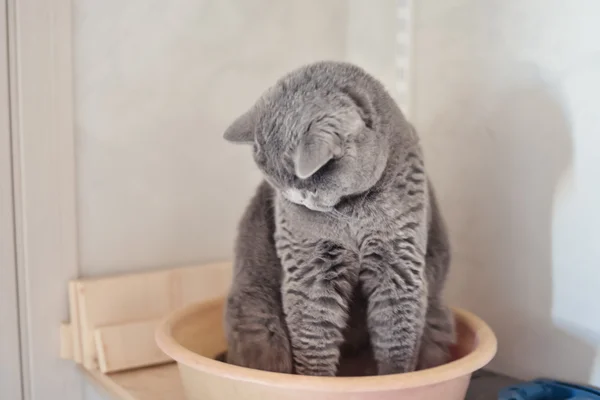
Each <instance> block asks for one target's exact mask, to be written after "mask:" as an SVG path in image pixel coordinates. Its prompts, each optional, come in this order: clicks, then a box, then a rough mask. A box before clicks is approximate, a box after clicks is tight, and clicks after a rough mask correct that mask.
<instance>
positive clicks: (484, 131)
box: [436, 65, 595, 381]
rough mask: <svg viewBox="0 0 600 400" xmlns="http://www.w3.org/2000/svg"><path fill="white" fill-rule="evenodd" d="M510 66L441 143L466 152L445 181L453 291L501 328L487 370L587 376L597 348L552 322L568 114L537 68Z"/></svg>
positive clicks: (472, 97)
mask: <svg viewBox="0 0 600 400" xmlns="http://www.w3.org/2000/svg"><path fill="white" fill-rule="evenodd" d="M513 67H514V66H513ZM512 70H513V71H520V73H519V74H518V75H517V76H513V77H510V78H508V77H504V78H506V82H504V83H508V84H506V85H505V86H504V87H502V88H500V87H499V86H496V88H495V90H493V92H492V93H483V94H482V93H479V92H477V91H476V89H479V88H477V87H474V88H473V89H472V90H473V92H471V93H467V97H466V98H469V100H467V103H472V104H469V106H472V108H471V109H469V111H464V110H463V111H461V112H462V113H464V114H463V115H468V116H469V117H470V118H472V120H471V121H465V122H464V123H463V122H461V123H458V124H457V122H456V121H451V122H453V125H456V126H457V128H456V129H457V130H458V129H462V130H465V129H466V130H469V132H470V133H468V134H464V133H463V134H461V133H460V132H458V131H457V132H455V137H456V138H457V140H456V142H455V143H450V142H449V143H450V145H451V146H454V148H448V149H446V150H447V151H451V152H455V154H456V155H457V157H459V158H463V160H462V161H461V160H458V161H457V163H459V164H460V167H456V166H454V167H453V168H456V170H455V171H454V172H453V175H454V176H453V177H452V178H453V179H454V178H455V181H453V182H452V183H451V184H452V185H454V188H450V187H448V185H450V184H446V191H447V192H448V193H449V197H452V200H451V201H450V204H448V203H447V204H446V207H447V208H448V211H451V214H450V218H449V222H450V230H451V235H452V238H453V245H454V252H455V257H454V268H455V272H454V276H453V277H452V279H451V284H450V290H449V292H450V293H449V295H450V296H449V297H450V299H451V301H453V302H456V303H459V304H460V305H462V306H464V307H467V308H469V309H471V310H473V311H474V312H476V313H477V314H479V315H481V316H482V317H483V318H484V319H485V320H486V321H488V322H489V323H490V325H491V326H492V328H493V329H494V331H495V332H496V334H497V335H498V339H499V352H498V355H497V357H496V359H495V361H494V362H493V364H492V368H493V369H496V370H498V371H501V372H504V373H506V374H509V375H513V376H517V377H521V378H532V377H538V376H556V377H560V378H563V379H571V380H579V381H581V380H586V379H587V378H589V376H590V373H591V370H592V367H593V362H594V358H595V348H594V347H593V346H591V345H589V344H587V343H586V342H584V341H582V340H580V339H578V338H577V337H575V336H573V335H571V334H569V333H567V332H565V331H563V330H562V329H560V328H558V327H557V326H556V325H555V324H554V322H553V319H552V304H553V282H552V279H553V275H552V243H553V242H552V216H553V198H554V193H555V187H556V186H557V184H558V181H559V179H560V177H561V175H562V174H563V173H564V171H565V170H567V169H568V168H569V166H570V164H571V161H572V160H571V158H572V144H571V125H570V119H569V116H568V115H567V114H566V112H565V109H564V107H563V105H562V102H561V96H560V94H559V93H557V92H556V91H555V90H554V89H553V86H552V85H551V84H549V83H548V82H546V81H544V80H543V79H542V78H541V77H540V74H539V71H538V70H537V68H536V67H533V68H532V67H531V66H530V65H519V66H518V68H512ZM521 73H523V74H521ZM484 90H485V89H484ZM463 100H464V99H463ZM490 102H491V103H492V104H490ZM463 105H464V104H463ZM463 105H461V106H463ZM455 107H456V105H455ZM442 119H443V118H442ZM440 122H441V121H440V120H439V119H438V120H437V121H436V124H439V123H440ZM446 130H447V129H446ZM469 141H470V143H469ZM464 159H468V160H470V161H466V162H465V161H464ZM454 191H460V194H453V193H450V192H454ZM453 202H454V203H455V204H452V203H453ZM459 202H460V203H459ZM457 210H458V211H457ZM458 279H460V281H458ZM574 290H576V288H574Z"/></svg>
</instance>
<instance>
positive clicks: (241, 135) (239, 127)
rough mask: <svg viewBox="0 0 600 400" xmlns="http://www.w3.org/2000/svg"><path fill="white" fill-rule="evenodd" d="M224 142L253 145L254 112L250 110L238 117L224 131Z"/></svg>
mask: <svg viewBox="0 0 600 400" xmlns="http://www.w3.org/2000/svg"><path fill="white" fill-rule="evenodd" d="M223 137H224V138H225V140H227V141H229V142H233V143H241V144H252V143H254V112H253V110H250V111H248V112H246V113H244V114H242V115H241V116H240V117H238V118H237V119H236V120H235V121H233V123H232V124H231V125H230V126H229V128H227V129H226V130H225V133H224V134H223Z"/></svg>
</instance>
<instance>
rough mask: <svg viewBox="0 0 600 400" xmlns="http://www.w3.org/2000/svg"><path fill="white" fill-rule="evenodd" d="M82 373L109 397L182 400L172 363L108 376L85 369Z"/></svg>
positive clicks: (181, 391)
mask: <svg viewBox="0 0 600 400" xmlns="http://www.w3.org/2000/svg"><path fill="white" fill-rule="evenodd" d="M84 373H85V374H86V376H87V377H88V378H89V379H90V381H91V382H92V383H93V384H94V385H95V386H96V388H97V389H98V390H99V391H100V392H101V393H102V394H105V395H107V396H110V397H107V398H110V399H111V400H165V399H168V400H185V395H184V392H183V386H182V384H181V378H180V377H179V370H178V368H177V365H176V364H168V365H161V366H157V367H148V368H143V369H136V370H133V371H126V372H118V373H114V374H109V375H106V374H103V373H101V372H100V371H88V370H85V369H84Z"/></svg>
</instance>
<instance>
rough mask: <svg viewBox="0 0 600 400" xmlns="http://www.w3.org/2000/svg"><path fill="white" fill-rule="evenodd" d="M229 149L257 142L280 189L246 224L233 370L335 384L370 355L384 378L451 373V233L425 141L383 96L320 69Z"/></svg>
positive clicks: (240, 129) (267, 103)
mask: <svg viewBox="0 0 600 400" xmlns="http://www.w3.org/2000/svg"><path fill="white" fill-rule="evenodd" d="M225 137H226V138H227V139H228V140H230V141H233V142H240V143H248V142H252V144H253V154H254V159H255V161H256V164H257V165H258V167H259V168H260V169H261V171H262V172H263V174H264V176H265V179H266V180H267V181H268V183H269V185H266V184H264V183H263V184H262V185H261V186H260V188H259V191H258V194H257V196H256V197H255V198H254V200H253V201H252V203H251V204H250V207H249V208H248V210H247V212H246V215H245V216H244V219H243V220H242V223H241V225H240V233H239V237H238V241H237V251H236V262H235V278H234V283H233V287H232V290H231V292H230V295H229V302H228V309H227V315H226V326H227V334H228V342H229V353H228V360H229V361H230V362H233V363H236V364H239V365H245V366H250V367H254V368H259V369H266V370H274V371H280V372H290V371H291V370H292V369H294V370H295V372H297V373H299V374H305V375H322V376H332V375H336V373H337V372H338V365H339V362H340V357H341V355H342V354H341V351H342V349H343V348H344V346H346V347H349V348H353V347H354V348H357V349H359V348H361V347H364V346H369V347H370V348H371V350H372V353H373V356H374V358H375V361H376V363H377V369H378V373H379V374H389V373H398V372H406V371H412V370H414V369H416V368H417V367H419V368H427V367H431V366H435V365H439V364H441V363H444V362H447V361H448V359H449V351H448V346H449V345H450V344H451V343H452V342H453V341H454V325H453V320H452V317H451V314H450V312H449V311H448V309H447V308H446V306H445V305H444V303H443V300H442V289H443V286H444V281H445V279H446V275H447V270H448V265H449V262H450V257H449V244H448V240H447V234H446V230H445V227H444V223H443V220H442V217H441V215H440V213H439V209H438V206H437V203H436V200H435V196H434V193H433V190H432V188H431V185H430V184H429V183H428V179H427V177H426V175H425V170H424V163H423V156H422V152H421V149H420V147H419V144H418V138H417V136H416V133H415V132H414V129H413V128H412V126H411V125H410V124H409V123H408V122H407V121H406V120H405V118H404V116H403V115H402V113H401V111H400V110H399V109H398V107H397V106H396V104H395V103H394V101H393V100H392V98H391V97H390V96H389V95H388V93H387V92H386V91H385V89H384V88H383V86H382V85H381V84H380V83H379V82H378V81H376V80H375V79H374V78H372V77H371V76H369V75H368V74H366V73H365V72H364V71H363V70H361V69H360V68H358V67H355V66H353V65H350V64H345V63H337V62H321V63H316V64H312V65H308V66H306V67H303V68H300V69H298V70H296V71H294V72H292V73H290V74H288V75H287V76H285V77H283V78H282V79H281V80H280V81H279V82H278V83H277V84H276V85H275V86H274V87H272V88H271V89H269V90H268V91H267V92H266V93H265V94H264V95H263V96H262V97H261V99H260V100H259V101H258V102H257V103H256V104H255V105H254V107H253V108H252V110H250V111H249V112H248V113H246V114H245V115H244V116H242V117H240V119H238V120H237V121H236V122H234V123H233V124H232V126H231V127H230V128H229V129H228V130H227V132H226V134H225ZM355 315H359V317H358V318H357V317H355Z"/></svg>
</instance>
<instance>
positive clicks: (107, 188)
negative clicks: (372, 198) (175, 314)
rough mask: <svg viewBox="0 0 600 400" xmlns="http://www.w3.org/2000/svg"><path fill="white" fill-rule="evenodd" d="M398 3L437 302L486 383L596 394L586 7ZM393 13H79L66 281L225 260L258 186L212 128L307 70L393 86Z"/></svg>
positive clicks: (593, 69) (512, 0) (591, 85)
mask: <svg viewBox="0 0 600 400" xmlns="http://www.w3.org/2000/svg"><path fill="white" fill-rule="evenodd" d="M414 4H415V21H414V24H415V32H414V38H415V43H414V44H415V49H414V54H413V55H414V59H413V75H412V76H413V78H414V79H413V81H412V86H413V92H412V100H413V103H412V105H413V107H412V111H413V113H412V114H413V120H414V122H415V124H416V125H417V127H418V129H419V130H420V131H421V134H422V137H423V143H424V147H425V151H426V155H427V161H428V165H429V170H430V173H431V175H432V177H433V180H434V182H435V184H436V186H437V187H438V191H439V195H440V198H441V202H442V207H443V209H444V211H445V212H446V216H447V219H448V223H449V226H450V230H451V234H452V238H453V243H454V249H455V251H454V261H455V262H454V271H453V273H452V277H451V282H450V286H449V293H448V294H449V298H450V299H451V300H452V301H453V302H454V303H455V304H458V305H462V306H465V307H467V308H469V309H471V310H473V311H475V312H476V313H478V314H480V315H482V316H483V317H484V318H485V319H486V320H487V321H489V322H490V324H491V325H492V326H493V328H494V329H495V331H496V332H497V333H498V336H499V339H500V353H499V355H498V357H497V359H496V361H495V362H494V363H493V367H494V368H495V369H498V370H500V371H503V372H506V373H509V374H513V375H517V376H522V377H533V376H539V375H550V376H556V377H561V378H566V379H576V380H579V381H590V382H593V383H596V384H599V383H600V368H598V366H597V365H598V364H600V363H599V362H598V361H597V360H596V354H597V347H598V341H597V338H598V337H597V335H596V333H600V324H599V323H598V319H597V318H595V317H594V315H595V313H596V311H595V310H596V308H595V304H597V295H595V293H596V292H597V289H598V287H600V281H599V279H600V278H599V277H600V273H599V268H600V265H599V264H598V261H597V260H598V259H600V258H599V256H600V254H599V253H598V248H599V246H598V243H599V236H600V233H599V231H598V226H599V223H600V221H598V217H599V216H600V213H599V212H598V211H597V206H596V204H600V201H599V200H600V197H599V195H600V192H598V190H597V187H598V185H597V184H596V183H595V182H597V177H598V176H599V174H600V164H599V163H598V161H596V160H597V158H595V157H594V155H595V152H594V150H595V149H597V148H598V145H600V143H599V142H598V141H599V140H600V135H599V134H598V131H599V130H600V121H599V120H598V117H597V115H598V112H597V110H596V109H595V108H594V107H593V105H595V104H599V103H600V101H599V100H600V98H599V97H598V93H600V78H599V75H598V71H600V64H599V61H598V60H599V57H600V56H599V55H600V44H599V43H600V41H598V39H597V38H598V37H600V27H599V26H600V25H598V22H597V21H598V17H600V4H599V3H598V2H597V1H594V0H573V1H569V2H565V1H560V0H527V1H522V0H486V1H481V0H447V1H444V2H440V1H436V0H419V1H414ZM394 8H395V1H386V2H377V3H376V2H368V1H360V0H353V1H350V2H345V1H341V0H340V1H338V0H330V1H327V2H324V1H318V0H311V1H302V0H297V1H296V0H294V1H286V2H276V1H267V0H262V1H259V0H253V1H232V0H229V1H218V2H217V1H185V0H176V1H171V2H162V1H141V0H127V1H108V2H98V1H93V0H77V1H76V2H75V32H74V40H75V73H76V81H75V89H76V129H77V139H78V154H77V155H78V183H79V189H78V190H79V198H78V204H79V223H80V226H79V234H80V244H81V255H80V256H81V270H82V273H83V274H84V275H100V274H107V273H114V272H121V271H125V270H128V271H130V270H140V269H147V268H157V267H162V266H171V265H180V264H188V263H196V262H203V261H210V260H215V259H222V258H228V257H230V255H231V250H232V240H233V235H234V231H235V225H236V223H237V220H238V218H239V215H240V213H241V211H242V209H243V207H244V205H245V204H246V202H247V200H248V197H249V196H250V195H251V193H252V191H253V188H254V187H255V185H256V183H257V182H258V180H259V175H258V173H257V172H256V169H255V168H254V166H253V165H252V162H251V159H250V154H249V151H248V149H245V148H236V147H235V146H231V145H228V144H227V143H225V142H224V141H223V140H222V139H221V134H222V132H223V130H224V128H225V127H226V126H227V124H228V123H229V122H230V121H231V120H232V119H233V118H234V117H235V116H236V115H238V114H239V113H240V112H242V111H244V110H245V109H246V108H247V107H248V106H249V105H250V104H251V103H252V101H253V100H254V99H255V98H256V97H257V95H258V94H259V93H260V92H261V91H262V90H263V89H264V88H265V87H267V86H268V85H270V84H271V83H272V82H273V81H274V80H275V79H276V78H277V77H278V76H280V75H281V74H282V73H284V72H287V71H289V70H290V69H291V68H294V67H297V66H299V65H301V64H303V63H306V62H309V61H313V60H317V59H324V58H325V59H347V60H351V61H356V62H358V63H360V64H361V65H363V66H365V67H366V68H367V69H369V70H370V71H372V72H373V73H375V74H376V75H377V76H378V77H380V78H381V79H383V80H384V82H385V83H386V84H387V85H388V86H389V87H390V88H392V87H393V83H394V79H395V76H394V56H395V53H396V51H397V48H396V46H395V39H394V35H395V28H394V26H395V25H394V21H395V16H394ZM378 22H380V23H378Z"/></svg>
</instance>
